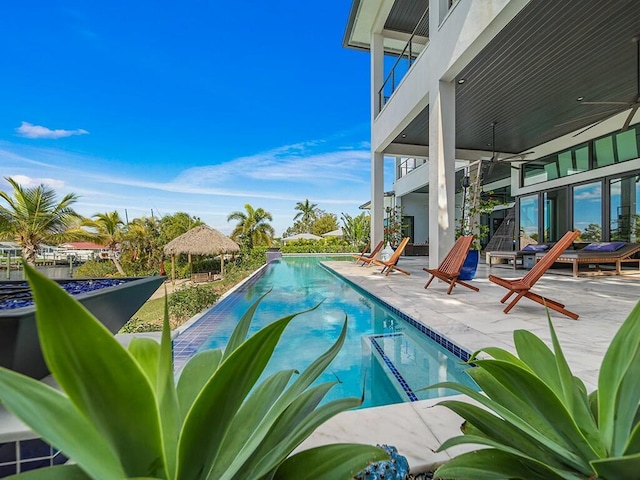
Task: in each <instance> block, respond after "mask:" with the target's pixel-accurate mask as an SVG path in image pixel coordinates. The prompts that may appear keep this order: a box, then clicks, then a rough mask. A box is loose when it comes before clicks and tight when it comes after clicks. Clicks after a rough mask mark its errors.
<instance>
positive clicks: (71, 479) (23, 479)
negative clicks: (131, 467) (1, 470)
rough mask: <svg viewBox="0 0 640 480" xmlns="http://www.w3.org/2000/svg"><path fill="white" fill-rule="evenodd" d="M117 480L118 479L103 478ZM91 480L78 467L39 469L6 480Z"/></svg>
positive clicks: (62, 466) (61, 466) (60, 466)
mask: <svg viewBox="0 0 640 480" xmlns="http://www.w3.org/2000/svg"><path fill="white" fill-rule="evenodd" d="M103 478H117V477H103ZM11 479H15V480H60V479H64V480H90V479H91V477H90V476H89V475H87V474H86V473H84V472H83V471H82V470H81V469H80V467H78V466H77V465H57V466H55V467H46V468H38V469H36V470H30V471H28V472H24V473H20V474H18V475H11V476H10V477H7V478H6V479H5V480H11Z"/></svg>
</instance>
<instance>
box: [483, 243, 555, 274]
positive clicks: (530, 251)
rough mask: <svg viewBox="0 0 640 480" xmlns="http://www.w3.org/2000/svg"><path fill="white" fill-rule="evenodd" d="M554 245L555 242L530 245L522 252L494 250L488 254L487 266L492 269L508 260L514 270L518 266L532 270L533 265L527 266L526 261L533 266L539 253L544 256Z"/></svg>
mask: <svg viewBox="0 0 640 480" xmlns="http://www.w3.org/2000/svg"><path fill="white" fill-rule="evenodd" d="M554 244H555V242H551V243H539V244H530V245H527V246H526V247H524V248H523V249H522V250H494V251H492V252H487V264H488V265H489V268H491V267H493V266H494V265H496V264H497V263H500V262H501V261H502V260H506V261H507V263H510V264H511V266H512V267H513V269H514V270H516V269H517V268H518V265H520V266H521V267H523V268H531V267H532V266H533V265H527V263H528V262H527V261H526V260H527V259H529V261H530V263H531V264H532V263H533V262H535V259H536V255H537V254H538V253H539V254H540V255H544V254H545V253H547V251H548V250H549V249H550V248H551V247H552V246H553V245H554ZM525 257H526V258H525ZM494 260H498V262H494Z"/></svg>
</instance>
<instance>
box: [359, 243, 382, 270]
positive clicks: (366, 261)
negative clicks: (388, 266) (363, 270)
mask: <svg viewBox="0 0 640 480" xmlns="http://www.w3.org/2000/svg"><path fill="white" fill-rule="evenodd" d="M383 246H384V242H378V244H377V245H376V248H374V249H373V250H371V253H370V254H368V255H367V254H366V253H363V254H362V255H354V257H355V258H356V265H357V264H358V263H360V262H362V265H371V262H373V261H374V260H375V259H376V257H377V256H378V254H379V253H380V251H381V250H382V247H383ZM365 251H366V249H365ZM362 265H361V266H362Z"/></svg>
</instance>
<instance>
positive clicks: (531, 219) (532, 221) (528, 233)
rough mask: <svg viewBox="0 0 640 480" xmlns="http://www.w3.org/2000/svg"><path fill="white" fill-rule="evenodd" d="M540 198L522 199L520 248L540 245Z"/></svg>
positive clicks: (534, 196) (535, 196)
mask: <svg viewBox="0 0 640 480" xmlns="http://www.w3.org/2000/svg"><path fill="white" fill-rule="evenodd" d="M538 239H539V236H538V196H537V195H531V196H528V197H522V198H520V248H523V247H524V246H525V245H529V244H530V243H538Z"/></svg>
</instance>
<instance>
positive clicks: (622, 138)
mask: <svg viewBox="0 0 640 480" xmlns="http://www.w3.org/2000/svg"><path fill="white" fill-rule="evenodd" d="M616 146H617V148H618V162H624V161H626V160H633V159H634V158H638V140H637V137H636V130H635V129H633V128H632V129H630V130H627V131H626V132H620V133H618V134H617V135H616Z"/></svg>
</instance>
